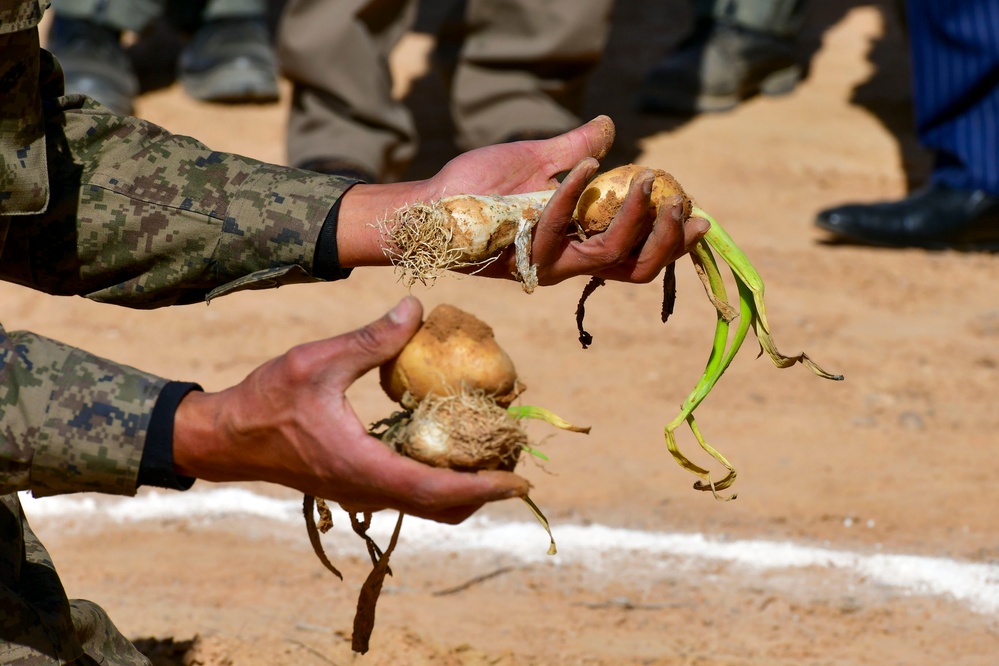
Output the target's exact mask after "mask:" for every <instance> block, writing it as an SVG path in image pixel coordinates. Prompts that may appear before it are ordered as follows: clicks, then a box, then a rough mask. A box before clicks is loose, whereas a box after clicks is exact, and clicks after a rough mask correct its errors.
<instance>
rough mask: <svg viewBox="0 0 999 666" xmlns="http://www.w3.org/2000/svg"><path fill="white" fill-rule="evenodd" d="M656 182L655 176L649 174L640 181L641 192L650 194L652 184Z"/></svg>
mask: <svg viewBox="0 0 999 666" xmlns="http://www.w3.org/2000/svg"><path fill="white" fill-rule="evenodd" d="M655 182H656V177H655V176H651V175H650V176H649V177H648V179H646V180H645V181H643V182H642V192H645V193H646V194H652V185H653V184H654V183H655Z"/></svg>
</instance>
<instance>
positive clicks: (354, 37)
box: [277, 0, 417, 182]
mask: <svg viewBox="0 0 999 666" xmlns="http://www.w3.org/2000/svg"><path fill="white" fill-rule="evenodd" d="M416 11H417V3H416V2H413V1H411V0H322V1H317V0H289V1H288V3H287V5H286V6H285V8H284V11H283V13H282V14H281V21H280V24H279V27H278V47H277V48H278V60H279V62H280V67H281V71H282V73H283V74H284V75H285V76H286V77H287V78H288V79H289V80H290V81H291V82H292V85H293V92H292V100H291V110H290V112H289V117H288V139H287V143H288V163H289V164H291V165H292V166H296V167H301V168H305V169H309V170H312V171H319V172H322V173H335V174H339V175H345V176H350V177H356V178H360V179H361V180H364V181H367V182H377V181H386V180H387V181H391V180H395V179H396V178H398V176H399V175H401V173H402V171H403V170H404V169H405V167H406V166H407V165H408V164H409V162H410V160H412V158H413V156H414V155H415V154H416V148H417V137H416V128H415V125H414V123H413V117H412V115H411V114H410V112H409V110H408V109H407V108H406V106H405V105H404V104H403V103H402V102H401V101H399V100H396V99H393V97H392V74H391V72H390V71H389V60H388V58H389V54H390V53H391V51H392V49H393V48H394V47H395V45H396V44H398V42H399V40H400V39H402V37H403V35H405V34H406V31H408V30H409V29H410V27H411V26H412V25H413V23H414V21H415V19H416Z"/></svg>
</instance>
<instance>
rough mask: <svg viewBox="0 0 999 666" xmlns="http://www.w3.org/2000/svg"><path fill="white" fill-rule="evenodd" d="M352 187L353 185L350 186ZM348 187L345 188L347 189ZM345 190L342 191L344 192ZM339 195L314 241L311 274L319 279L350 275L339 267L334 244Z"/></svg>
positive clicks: (333, 278) (337, 254) (338, 214)
mask: <svg viewBox="0 0 999 666" xmlns="http://www.w3.org/2000/svg"><path fill="white" fill-rule="evenodd" d="M355 185H356V183H355ZM351 187H353V185H352V186H351ZM349 189H350V188H347V190H349ZM346 193H347V191H346V190H345V191H344V194H346ZM341 201H343V197H342V196H341V197H340V198H339V199H337V200H336V203H335V204H333V207H332V208H330V212H329V213H327V214H326V220H324V221H323V226H322V229H320V230H319V239H318V240H317V241H316V253H315V255H313V258H312V274H313V275H314V276H315V277H317V278H319V279H320V280H327V281H333V280H342V279H344V278H346V277H347V276H348V275H350V272H351V270H353V269H350V268H348V269H346V270H344V269H343V268H340V254H339V250H338V249H337V246H336V228H337V223H338V221H339V217H340V202H341Z"/></svg>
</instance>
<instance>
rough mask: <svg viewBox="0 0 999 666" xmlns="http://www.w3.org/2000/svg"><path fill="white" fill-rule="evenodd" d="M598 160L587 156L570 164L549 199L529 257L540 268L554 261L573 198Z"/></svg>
mask: <svg viewBox="0 0 999 666" xmlns="http://www.w3.org/2000/svg"><path fill="white" fill-rule="evenodd" d="M598 168H600V163H599V162H597V161H596V160H595V159H593V158H592V157H587V158H585V159H583V160H582V161H580V162H579V164H577V165H576V166H574V167H573V168H572V171H570V172H569V173H568V175H566V177H565V179H564V180H563V181H562V184H561V185H560V186H559V188H558V189H557V190H556V191H555V194H553V195H552V198H551V199H549V200H548V204H547V205H546V206H545V209H544V211H543V212H542V214H541V220H540V221H539V222H538V227H537V229H536V230H535V232H534V242H533V244H532V248H531V259H532V260H533V262H534V263H536V264H537V265H538V266H540V267H542V268H543V269H546V268H548V267H549V266H551V265H553V264H554V263H555V262H556V261H557V260H558V258H559V256H560V255H561V254H562V251H563V249H564V246H565V243H566V236H567V234H568V233H570V231H569V226H570V225H571V224H572V216H573V213H574V212H575V210H576V202H578V201H579V197H580V196H581V195H582V194H583V191H584V190H585V189H586V186H587V184H588V183H589V181H590V178H592V177H593V174H595V173H596V172H597V169H598Z"/></svg>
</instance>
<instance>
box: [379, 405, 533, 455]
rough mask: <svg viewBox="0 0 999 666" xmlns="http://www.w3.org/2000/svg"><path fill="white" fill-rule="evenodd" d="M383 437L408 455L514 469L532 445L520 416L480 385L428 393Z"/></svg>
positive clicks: (390, 444)
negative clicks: (407, 416)
mask: <svg viewBox="0 0 999 666" xmlns="http://www.w3.org/2000/svg"><path fill="white" fill-rule="evenodd" d="M383 441H384V442H385V443H387V444H388V445H389V446H391V447H392V448H393V449H395V450H396V451H397V452H399V453H401V454H402V455H405V456H407V457H410V458H413V459H415V460H419V461H420V462H423V463H426V464H428V465H433V466H435V467H450V468H452V469H476V470H479V469H508V470H509V469H513V467H514V466H515V465H516V464H517V460H518V459H519V457H520V452H521V451H522V450H524V449H525V448H526V447H527V445H528V439H527V433H526V431H525V430H524V428H523V427H522V426H521V424H520V423H519V422H518V420H517V419H515V418H513V417H512V416H511V415H510V414H509V412H507V410H506V409H504V408H503V407H500V406H499V405H498V404H497V403H496V400H495V399H494V398H492V396H489V395H488V394H486V392H485V391H482V390H481V389H475V390H469V389H467V388H462V390H460V391H459V392H457V393H453V394H451V395H447V396H443V397H440V396H431V397H428V398H426V399H424V400H423V401H422V402H421V403H420V404H419V405H418V406H417V408H416V410H415V411H414V412H413V413H412V415H411V416H410V417H409V418H408V419H406V421H405V422H403V423H400V424H398V425H397V426H396V427H393V428H390V429H389V431H388V432H387V433H386V434H385V435H384V436H383Z"/></svg>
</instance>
